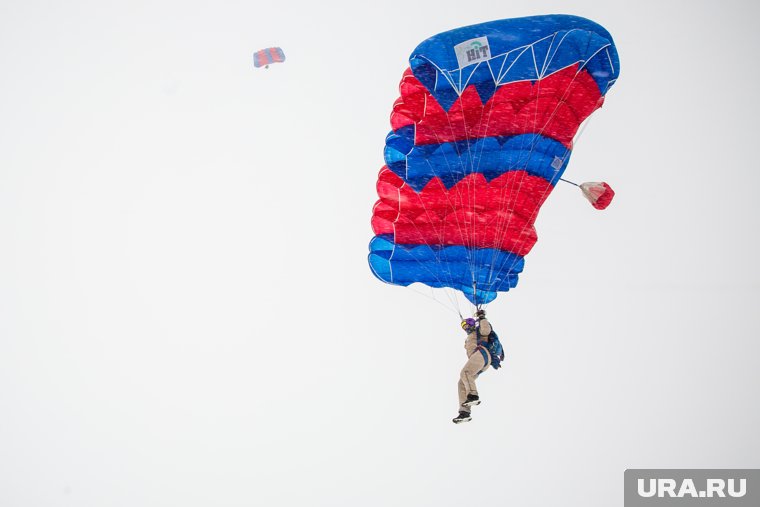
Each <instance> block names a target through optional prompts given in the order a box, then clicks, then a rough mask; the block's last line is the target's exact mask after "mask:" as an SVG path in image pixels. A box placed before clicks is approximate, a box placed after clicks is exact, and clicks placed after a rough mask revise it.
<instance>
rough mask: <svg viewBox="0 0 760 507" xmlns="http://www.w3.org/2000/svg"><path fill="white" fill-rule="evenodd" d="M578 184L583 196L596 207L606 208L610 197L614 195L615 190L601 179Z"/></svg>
mask: <svg viewBox="0 0 760 507" xmlns="http://www.w3.org/2000/svg"><path fill="white" fill-rule="evenodd" d="M579 186H580V188H581V192H583V196H584V197H585V198H586V199H588V202H590V203H591V205H592V206H593V207H595V208H596V209H606V208H607V206H609V205H610V203H611V202H612V198H613V197H615V191H614V190H612V187H610V186H609V185H608V184H607V183H605V182H603V181H602V182H600V183H597V182H595V181H587V182H586V183H581V184H580V185H579Z"/></svg>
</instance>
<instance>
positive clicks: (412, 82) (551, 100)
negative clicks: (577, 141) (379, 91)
mask: <svg viewBox="0 0 760 507" xmlns="http://www.w3.org/2000/svg"><path fill="white" fill-rule="evenodd" d="M399 91H400V92H401V97H399V98H398V99H397V100H396V102H395V104H394V106H393V112H392V113H391V126H392V127H393V130H397V129H399V128H401V127H404V126H407V125H412V124H416V131H415V144H435V143H444V142H450V141H460V140H464V139H472V138H479V137H491V136H507V135H519V134H528V133H531V134H541V135H543V136H547V137H551V138H553V139H555V140H557V141H559V142H561V143H562V144H564V145H565V146H567V147H569V148H571V147H572V146H571V144H572V139H573V137H574V136H575V133H576V132H577V130H578V127H579V126H580V124H581V122H582V121H583V120H585V119H586V118H587V117H588V116H589V115H590V114H591V113H592V112H594V111H595V110H596V109H597V108H599V107H601V105H602V102H603V101H604V97H603V96H602V95H601V93H600V92H599V88H598V86H597V84H596V82H595V81H594V79H593V78H592V77H591V75H589V73H588V72H586V71H585V70H581V71H580V72H578V65H577V64H576V65H573V66H571V67H567V68H565V69H563V70H561V71H558V72H555V73H554V74H551V75H549V76H547V77H545V78H543V79H540V80H538V81H535V82H530V81H519V82H514V83H507V84H505V85H502V86H500V87H499V88H498V89H497V90H496V92H495V93H494V94H493V96H492V97H491V98H490V99H489V100H488V102H486V104H483V102H482V100H481V99H480V95H479V94H478V92H477V90H476V89H475V86H472V85H471V86H468V87H467V88H465V90H464V91H463V92H462V95H461V96H460V97H459V98H458V99H457V101H456V102H454V104H453V105H452V107H451V108H450V109H449V111H448V112H447V111H444V110H443V108H442V107H441V106H440V104H438V102H437V101H436V100H435V99H434V98H433V96H432V95H431V94H430V92H428V91H427V89H426V88H425V87H424V86H423V85H422V83H420V81H419V80H418V79H417V78H415V77H414V74H412V71H411V70H410V69H407V70H406V71H405V72H404V75H403V77H402V78H401V83H400V84H399Z"/></svg>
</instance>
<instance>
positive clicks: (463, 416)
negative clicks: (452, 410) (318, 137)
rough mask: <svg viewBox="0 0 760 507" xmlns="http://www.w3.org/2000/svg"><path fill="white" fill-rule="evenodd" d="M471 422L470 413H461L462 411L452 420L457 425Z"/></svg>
mask: <svg viewBox="0 0 760 507" xmlns="http://www.w3.org/2000/svg"><path fill="white" fill-rule="evenodd" d="M471 420H472V417H471V416H470V413H469V412H462V411H460V412H459V415H458V416H456V417H455V418H454V419H452V421H453V422H454V424H459V423H463V422H467V421H471Z"/></svg>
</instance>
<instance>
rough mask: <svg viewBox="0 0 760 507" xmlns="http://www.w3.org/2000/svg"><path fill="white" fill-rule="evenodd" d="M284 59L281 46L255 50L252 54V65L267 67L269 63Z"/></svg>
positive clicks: (279, 61)
mask: <svg viewBox="0 0 760 507" xmlns="http://www.w3.org/2000/svg"><path fill="white" fill-rule="evenodd" d="M284 61H285V53H284V52H283V51H282V48H266V49H262V50H260V51H256V52H255V53H254V54H253V66H254V67H256V68H258V67H264V68H265V69H268V68H269V64H270V63H281V62H284Z"/></svg>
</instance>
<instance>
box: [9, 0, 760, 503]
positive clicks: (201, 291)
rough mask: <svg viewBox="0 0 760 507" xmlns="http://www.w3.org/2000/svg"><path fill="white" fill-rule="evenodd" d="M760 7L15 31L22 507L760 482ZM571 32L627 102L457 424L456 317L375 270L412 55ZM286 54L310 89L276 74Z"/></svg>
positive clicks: (111, 15)
mask: <svg viewBox="0 0 760 507" xmlns="http://www.w3.org/2000/svg"><path fill="white" fill-rule="evenodd" d="M758 10H759V8H758V7H757V6H756V5H755V4H754V3H752V2H749V1H734V2H720V3H718V2H698V1H671V2H665V1H636V2H612V1H611V2H607V3H603V2H597V1H591V0H589V1H574V2H549V1H535V0H531V1H527V0H525V1H513V2H497V1H479V2H470V3H467V2H461V1H448V0H445V1H444V0H442V1H437V2H433V1H425V2H409V1H395V0H394V1H389V2H378V3H374V4H367V3H364V2H348V1H346V2H313V3H308V4H307V3H306V2H303V3H302V2H294V1H278V2H267V3H264V2H243V1H239V2H225V3H220V2H212V1H192V0H191V1H189V2H188V1H183V2H180V1H168V0H163V1H151V2H147V1H145V2H132V1H130V2H127V1H125V2H114V1H101V2H96V1H70V2H42V1H30V0H24V1H22V0H4V1H2V3H0V505H2V506H3V507H38V506H39V507H43V506H45V507H47V506H92V507H107V506H129V507H135V506H140V507H153V506H183V507H194V506H199V507H200V506H204V507H205V506H210V505H213V506H307V505H308V506H351V507H354V506H362V507H364V506H390V505H398V506H414V507H417V506H431V507H432V506H435V507H438V506H461V505H515V506H517V505H519V506H533V505H535V506H545V505H562V506H579V507H581V506H582V507H597V506H598V507H602V506H604V507H607V506H610V505H622V488H623V471H624V470H625V469H626V468H663V467H690V468H701V467H737V468H741V467H758V466H760V462H758V456H760V437H759V436H758V431H757V428H758V427H760V410H759V409H758V403H759V402H758V400H760V396H759V394H760V393H759V390H760V389H759V386H760V374H759V373H758V371H759V369H758V355H759V353H760V345H758V337H760V317H758V303H760V269H758V263H757V259H758V257H759V256H760V243H759V242H758V230H760V213H759V212H760V204H758V200H757V195H758V194H757V187H758V183H760V176H758V172H757V170H758V159H759V158H758V157H759V156H760V155H758V149H757V144H758V133H759V129H758V124H757V118H758V115H759V114H760V100H758V95H757V81H758V77H759V76H758V67H757V51H758V49H760V36H759V35H758V30H757V24H756V19H757V15H758ZM547 13H567V14H576V15H581V16H585V17H588V18H591V19H593V20H595V21H597V22H599V23H601V24H602V25H604V26H605V27H606V28H607V29H608V30H609V31H610V33H611V34H612V35H613V37H614V38H615V42H616V44H617V46H618V50H619V53H620V59H621V67H622V70H621V76H620V79H619V81H618V83H617V84H616V85H615V86H614V88H613V89H612V90H611V91H610V93H609V94H608V95H607V101H606V104H605V107H604V108H603V109H602V110H600V111H597V113H596V114H595V116H594V117H593V119H592V121H591V122H590V124H589V125H588V128H587V129H586V130H585V131H584V133H583V136H582V138H581V139H580V140H579V142H578V144H577V147H576V149H575V151H574V154H573V159H572V160H571V163H570V166H569V169H568V172H567V173H566V177H568V178H570V179H573V180H575V181H586V180H605V181H608V182H609V183H610V184H611V185H612V186H613V188H614V189H615V190H616V192H617V196H616V198H615V201H614V202H613V204H612V205H611V206H610V208H609V209H608V210H606V211H605V212H599V211H596V210H594V209H593V208H591V207H590V206H589V205H588V203H587V202H586V201H585V200H584V199H583V198H582V197H581V195H580V192H579V191H578V190H577V189H575V188H574V187H572V186H569V185H561V186H559V187H558V188H557V189H556V190H555V191H554V193H553V194H552V196H551V198H550V199H549V201H548V202H547V203H546V205H545V206H544V207H543V209H542V212H541V215H540V216H539V219H538V222H537V229H538V233H539V237H540V240H539V242H538V244H537V246H536V247H535V249H534V250H533V251H532V252H531V254H530V255H529V256H528V257H527V259H526V269H525V272H524V274H523V275H522V276H521V280H520V285H519V286H518V288H517V289H516V290H514V291H512V292H510V293H508V294H505V295H502V296H500V297H499V298H498V299H497V300H496V301H495V302H494V303H492V304H491V305H489V308H488V310H489V317H490V318H491V321H492V322H493V324H494V326H495V327H496V329H497V330H498V331H499V334H500V336H501V337H502V340H503V341H504V343H505V346H506V348H507V354H508V359H507V362H506V366H505V368H503V369H502V370H500V371H499V372H488V373H487V374H485V375H484V376H483V377H481V381H480V394H481V397H482V398H483V399H484V400H485V401H484V403H483V404H482V405H481V406H480V407H477V408H476V410H475V411H474V412H473V415H474V419H473V421H472V422H471V423H469V424H466V425H460V426H455V425H453V424H451V421H450V420H451V418H452V417H453V416H454V415H455V414H456V381H457V377H458V373H459V369H460V368H461V366H462V364H463V362H464V360H465V354H464V351H463V349H462V339H463V334H462V332H461V330H460V329H459V326H458V320H459V319H458V316H457V315H456V314H455V313H452V312H451V311H449V309H447V308H445V307H443V306H441V305H438V304H436V303H435V302H434V301H433V300H431V299H428V298H426V297H423V296H422V295H420V294H418V293H416V292H415V291H414V290H410V289H404V288H401V287H395V286H390V285H384V284H382V283H381V282H379V281H378V280H376V279H375V278H374V277H373V276H372V275H371V273H370V270H369V268H368V266H367V262H366V255H367V244H368V242H369V240H370V238H371V236H372V232H371V228H370V224H369V221H370V216H371V209H372V205H373V203H374V201H375V199H376V194H375V189H374V184H375V180H376V176H377V172H378V170H379V169H380V167H381V165H382V163H383V160H382V150H383V143H384V138H385V135H386V134H387V132H388V131H389V129H390V125H389V121H388V118H389V114H390V111H391V106H392V104H393V101H394V100H395V99H396V97H397V96H398V89H397V85H398V81H399V79H400V77H401V74H402V72H403V70H404V68H405V67H406V65H407V57H408V55H409V53H410V52H411V50H412V49H413V48H414V47H415V46H416V45H417V44H418V43H419V42H421V41H422V40H423V39H425V38H427V37H429V36H431V35H434V34H436V33H438V32H441V31H445V30H449V29H451V28H455V27H458V26H462V25H466V24H472V23H477V22H483V21H487V20H491V19H500V18H508V17H517V16H524V15H533V14H547ZM267 46H281V47H282V48H283V49H284V51H285V53H286V55H287V62H285V63H284V64H277V65H273V66H271V67H270V68H269V69H268V70H265V69H254V68H253V66H252V62H251V58H252V53H253V52H254V51H255V50H257V49H260V48H263V47H267Z"/></svg>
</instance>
